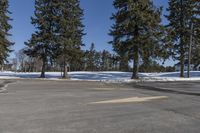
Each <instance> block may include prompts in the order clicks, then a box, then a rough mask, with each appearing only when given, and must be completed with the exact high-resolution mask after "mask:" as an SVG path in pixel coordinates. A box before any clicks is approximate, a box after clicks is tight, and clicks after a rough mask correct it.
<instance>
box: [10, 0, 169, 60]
mask: <svg viewBox="0 0 200 133" xmlns="http://www.w3.org/2000/svg"><path fill="white" fill-rule="evenodd" d="M154 1H155V4H156V5H157V6H163V7H164V9H165V8H166V7H167V5H168V3H167V0H154ZM9 2H10V9H9V10H10V11H11V12H12V15H11V17H12V18H13V21H12V22H11V24H12V26H13V29H12V30H11V33H12V35H13V36H12V37H11V39H12V41H14V42H15V46H14V47H13V49H14V50H15V51H17V50H19V49H21V48H23V47H24V42H25V41H27V40H28V39H29V38H30V36H31V34H32V33H33V32H34V27H33V25H31V21H30V17H31V16H33V12H34V0H10V1H9ZM112 3H113V0H81V7H82V8H83V9H84V14H85V16H84V21H83V23H84V25H85V33H87V35H85V36H84V38H83V42H84V44H85V45H86V47H85V48H88V47H89V46H90V44H91V43H92V42H94V43H95V47H96V49H97V50H103V49H107V50H112V47H111V45H110V44H108V43H107V42H109V41H111V40H112V37H110V36H109V35H108V32H109V29H110V27H111V25H112V23H113V22H112V21H111V20H110V19H109V18H110V16H111V14H112V13H113V12H114V9H113V6H112ZM164 13H165V14H166V12H164ZM163 23H166V19H163ZM12 56H13V54H12Z"/></svg>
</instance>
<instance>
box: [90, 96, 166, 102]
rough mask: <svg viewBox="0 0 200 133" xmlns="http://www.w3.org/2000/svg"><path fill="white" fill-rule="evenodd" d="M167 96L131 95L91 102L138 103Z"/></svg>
mask: <svg viewBox="0 0 200 133" xmlns="http://www.w3.org/2000/svg"><path fill="white" fill-rule="evenodd" d="M167 98H168V97H167V96H155V97H131V98H124V99H115V100H108V101H100V102H92V103H90V104H112V103H113V104H116V103H138V102H148V101H152V100H161V99H167Z"/></svg>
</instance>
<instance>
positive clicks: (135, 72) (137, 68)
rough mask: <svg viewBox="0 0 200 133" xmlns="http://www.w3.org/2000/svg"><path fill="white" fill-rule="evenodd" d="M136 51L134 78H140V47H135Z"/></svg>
mask: <svg viewBox="0 0 200 133" xmlns="http://www.w3.org/2000/svg"><path fill="white" fill-rule="evenodd" d="M134 50H135V53H134V57H133V60H134V61H133V75H132V79H139V76H138V72H139V49H138V46H135V48H134Z"/></svg>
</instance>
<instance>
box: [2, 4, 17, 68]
mask: <svg viewBox="0 0 200 133" xmlns="http://www.w3.org/2000/svg"><path fill="white" fill-rule="evenodd" d="M8 7H9V5H8V0H0V65H3V64H4V62H5V61H7V57H8V56H9V53H10V52H12V50H11V46H12V45H13V44H14V43H13V42H11V41H9V39H8V38H9V36H11V34H10V33H9V30H10V29H11V28H12V26H11V25H10V24H9V21H11V20H12V19H11V18H10V17H9V16H8V15H10V14H11V12H9V11H8Z"/></svg>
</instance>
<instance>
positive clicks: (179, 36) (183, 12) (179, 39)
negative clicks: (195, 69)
mask: <svg viewBox="0 0 200 133" xmlns="http://www.w3.org/2000/svg"><path fill="white" fill-rule="evenodd" d="M168 11H169V15H168V16H167V18H168V20H169V25H168V26H167V27H168V31H169V33H168V34H169V37H170V38H171V42H172V44H173V52H174V53H173V57H174V58H175V59H177V60H179V61H180V63H181V73H180V77H184V62H185V59H186V57H187V56H186V55H187V54H188V47H189V43H190V42H189V40H190V34H193V33H192V32H191V23H193V24H194V28H195V30H194V31H195V32H197V30H198V29H199V1H197V0H169V8H168ZM193 37H194V38H193V39H194V41H195V45H196V44H197V40H198V37H197V36H196V35H195V36H193ZM193 46H194V45H193Z"/></svg>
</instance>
